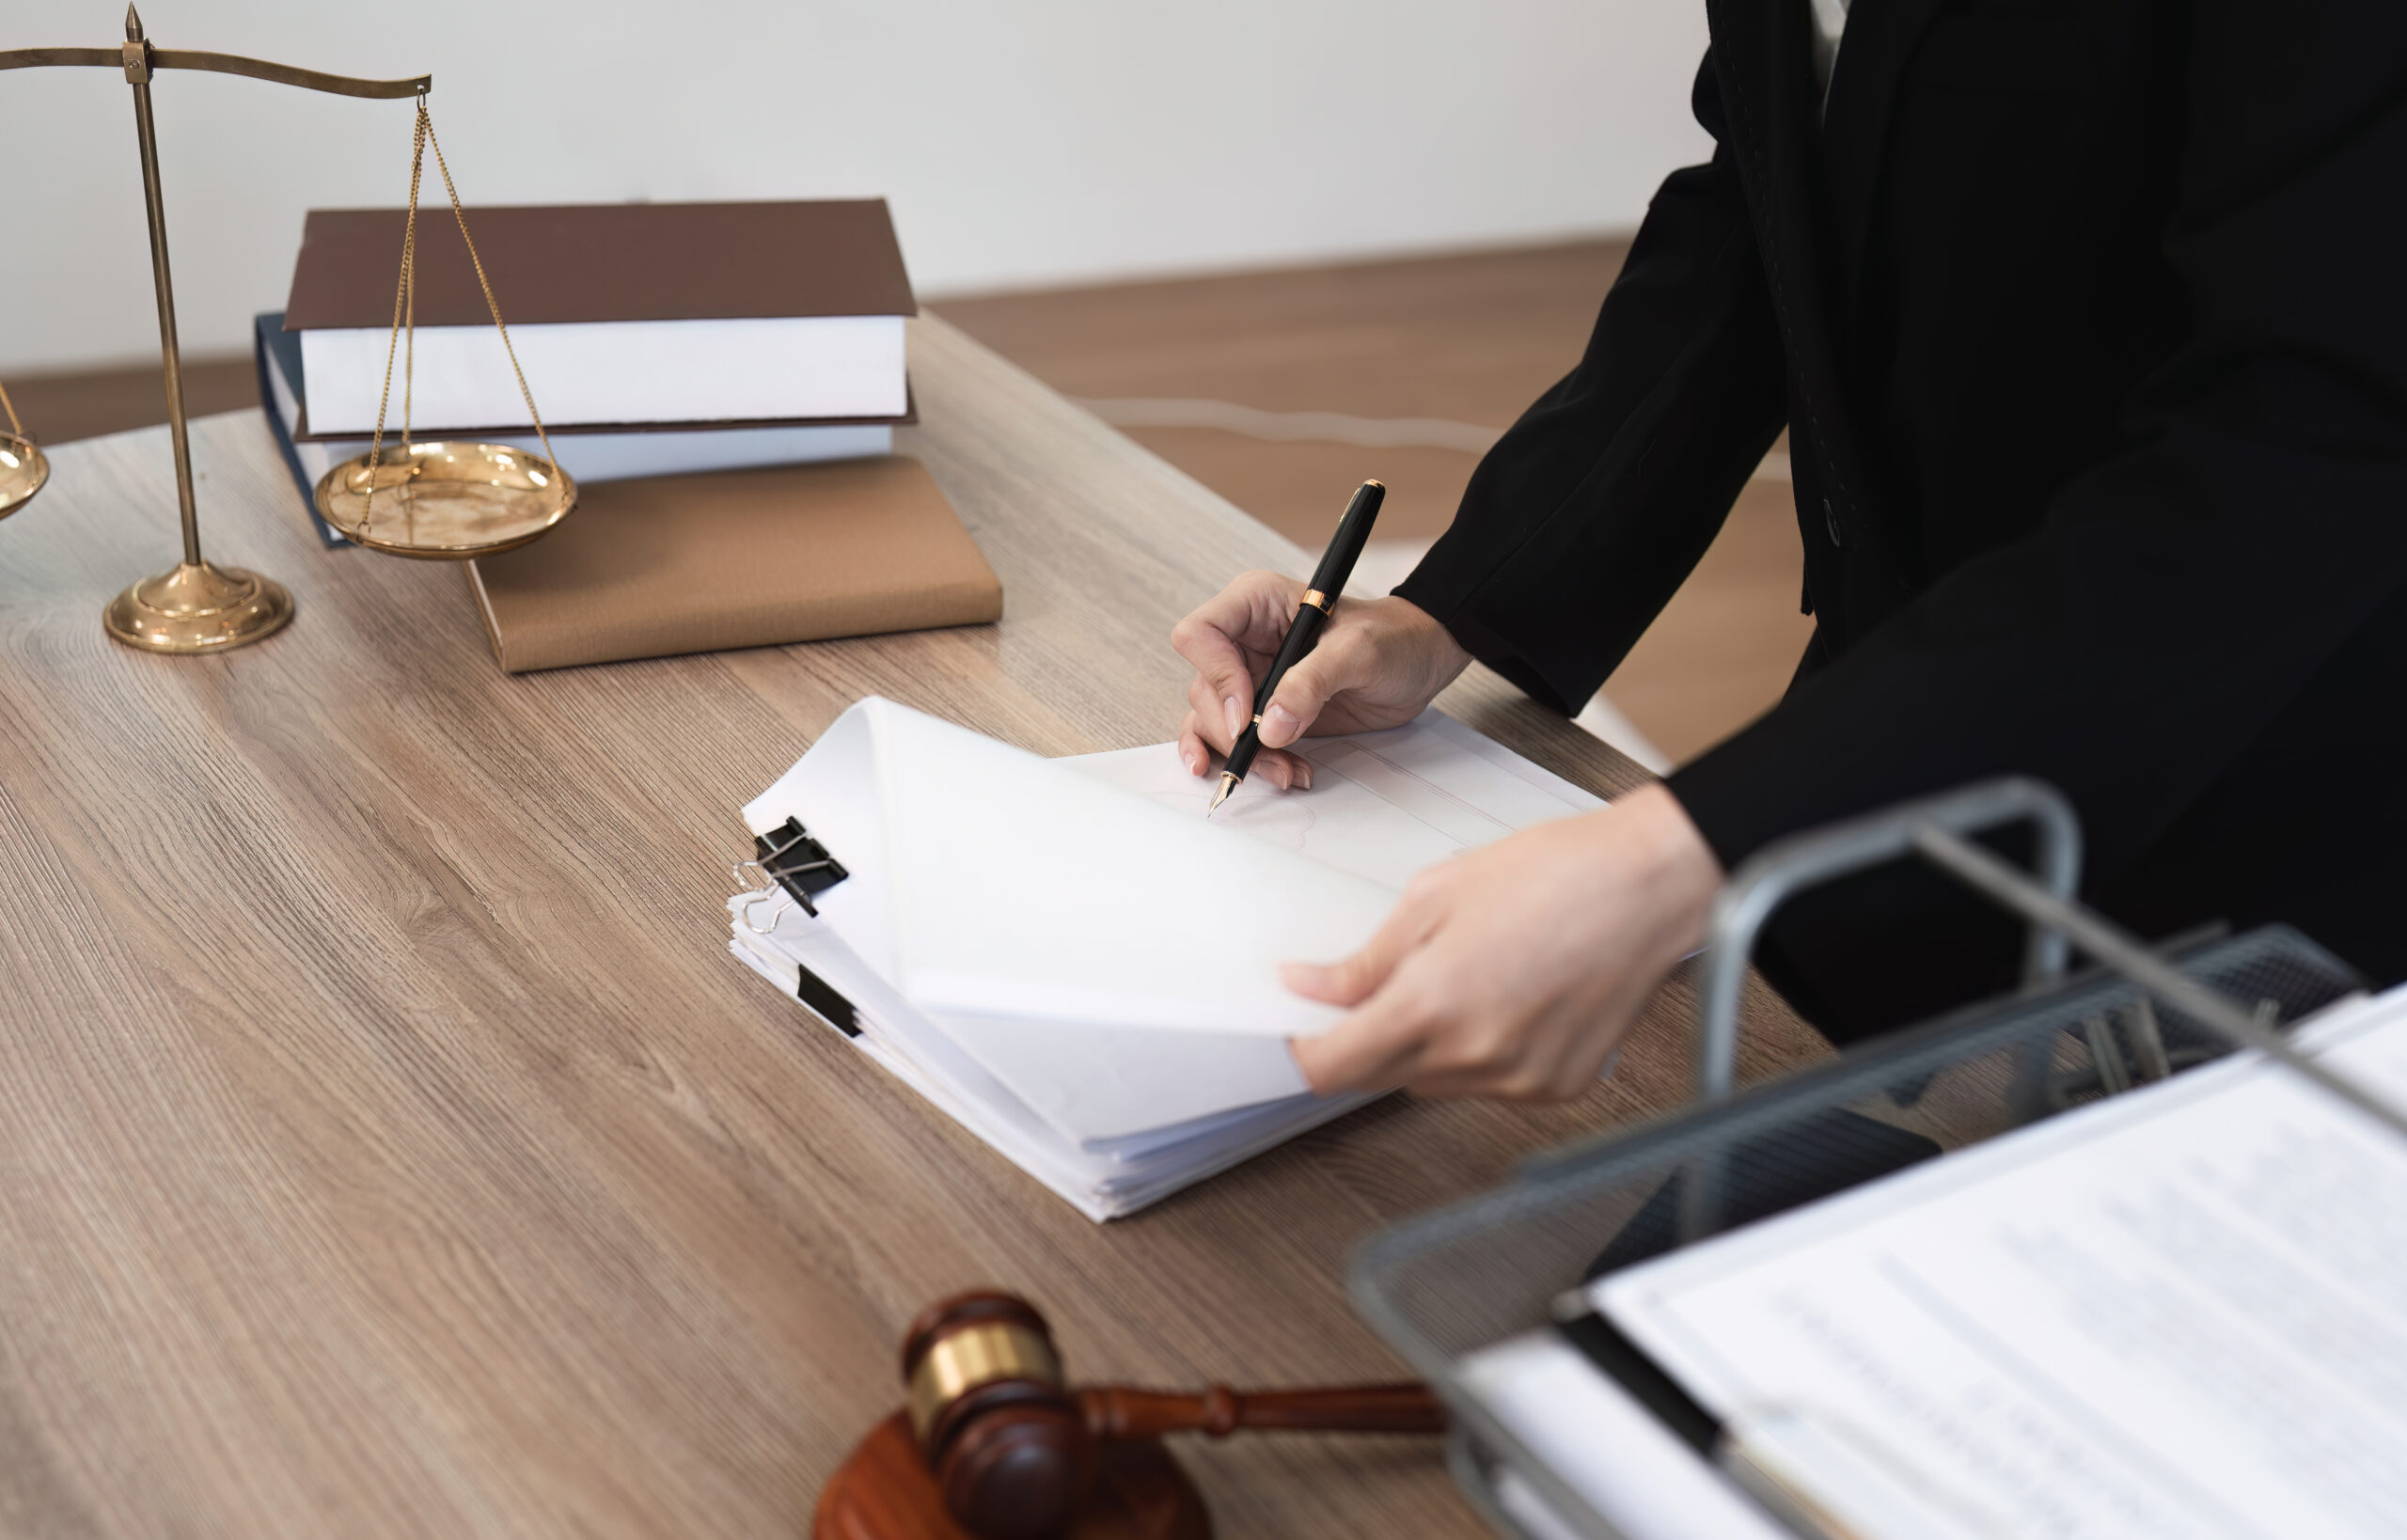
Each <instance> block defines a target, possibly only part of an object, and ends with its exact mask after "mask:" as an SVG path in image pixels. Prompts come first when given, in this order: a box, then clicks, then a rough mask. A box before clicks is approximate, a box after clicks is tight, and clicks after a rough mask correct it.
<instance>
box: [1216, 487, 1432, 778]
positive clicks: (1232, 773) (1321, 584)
mask: <svg viewBox="0 0 2407 1540" xmlns="http://www.w3.org/2000/svg"><path fill="white" fill-rule="evenodd" d="M1387 495H1388V489H1387V488H1386V487H1385V486H1383V485H1381V484H1380V483H1378V482H1377V481H1365V482H1363V483H1362V484H1361V486H1359V487H1356V488H1355V489H1354V500H1353V501H1352V502H1350V503H1347V504H1346V505H1345V517H1344V518H1341V519H1339V520H1338V521H1337V533H1336V534H1334V535H1331V536H1330V537H1329V549H1328V550H1327V551H1325V552H1323V553H1322V554H1321V558H1320V565H1319V566H1318V567H1315V568H1314V569H1313V580H1312V584H1311V586H1310V587H1308V588H1307V589H1304V599H1303V603H1301V604H1300V605H1297V606H1296V619H1295V620H1294V621H1293V622H1291V623H1290V624H1289V625H1288V627H1287V637H1286V639H1285V640H1284V641H1282V642H1281V643H1280V644H1279V655H1278V656H1277V657H1275V658H1272V659H1271V660H1270V671H1269V672H1268V673H1266V674H1264V675H1263V676H1262V683H1261V684H1258V685H1256V686H1255V687H1254V691H1253V720H1252V721H1251V722H1249V723H1247V724H1246V730H1245V731H1243V732H1241V733H1239V734H1237V741H1236V742H1235V744H1233V745H1231V746H1230V748H1229V762H1228V764H1227V766H1226V767H1225V768H1224V769H1222V770H1221V772H1220V789H1219V791H1217V792H1214V793H1213V794H1212V805H1211V806H1210V807H1208V808H1205V809H1203V816H1204V817H1206V818H1209V817H1211V816H1212V814H1213V812H1214V810H1215V809H1218V808H1219V806H1220V804H1221V803H1223V802H1226V801H1227V800H1228V799H1229V794H1230V793H1231V792H1234V791H1235V790H1236V789H1237V783H1238V782H1239V781H1242V780H1243V779H1245V773H1246V772H1247V771H1248V770H1251V769H1252V768H1253V757H1254V755H1256V754H1258V753H1260V752H1261V751H1262V714H1263V713H1264V712H1266V711H1267V710H1269V709H1270V698H1271V697H1272V696H1274V695H1276V694H1278V693H1279V682H1280V681H1281V680H1282V679H1284V678H1286V677H1287V670H1288V669H1290V668H1294V667H1295V666H1296V665H1297V664H1298V663H1300V662H1302V661H1303V657H1304V654H1305V653H1307V652H1311V651H1312V650H1313V643H1314V642H1316V641H1318V640H1320V628H1321V627H1322V626H1323V625H1326V624H1327V623H1328V622H1329V611H1330V610H1332V609H1335V608H1336V607H1337V596H1338V594H1339V592H1341V591H1342V590H1343V589H1345V580H1346V579H1347V578H1349V577H1351V576H1353V575H1354V562H1355V558H1358V557H1360V556H1361V554H1362V545H1363V542H1366V541H1368V540H1369V539H1370V538H1371V525H1372V522H1373V521H1374V520H1376V519H1377V518H1378V516H1379V504H1380V502H1381V501H1382V500H1383V499H1385V498H1386V496H1387Z"/></svg>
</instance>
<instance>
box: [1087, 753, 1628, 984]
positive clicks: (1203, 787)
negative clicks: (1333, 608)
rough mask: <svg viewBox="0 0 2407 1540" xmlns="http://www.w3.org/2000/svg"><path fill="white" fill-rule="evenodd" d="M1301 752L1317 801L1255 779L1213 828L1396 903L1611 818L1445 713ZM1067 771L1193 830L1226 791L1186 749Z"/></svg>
mask: <svg viewBox="0 0 2407 1540" xmlns="http://www.w3.org/2000/svg"><path fill="white" fill-rule="evenodd" d="M1298 748H1299V749H1300V750H1301V752H1302V753H1303V755H1304V757H1305V758H1306V759H1308V760H1310V761H1312V762H1313V787H1312V790H1311V791H1309V792H1282V791H1281V790H1280V789H1279V788H1278V787H1276V786H1273V785H1271V784H1270V783H1269V782H1268V781H1266V780H1263V779H1261V778H1259V777H1254V778H1248V779H1247V780H1246V781H1245V783H1244V784H1242V785H1240V786H1239V787H1238V788H1237V789H1236V791H1235V794H1232V795H1231V796H1230V798H1229V800H1228V801H1226V802H1225V803H1222V804H1221V806H1220V810H1219V812H1217V813H1214V814H1213V815H1212V822H1214V823H1215V824H1225V825H1227V826H1229V827H1230V828H1233V829H1235V830H1236V831H1237V832H1239V833H1241V834H1245V835H1248V836H1250V837H1251V838H1252V839H1254V840H1257V841H1262V842H1263V843H1265V844H1270V845H1276V846H1278V847H1280V848H1282V849H1285V850H1292V851H1295V852H1297V853H1298V854H1299V855H1304V856H1311V857H1312V858H1313V859H1314V860H1315V861H1319V862H1321V863H1322V864H1324V865H1327V866H1333V867H1336V868H1337V869H1338V870H1340V871H1342V872H1353V873H1354V874H1355V875H1356V876H1358V877H1363V878H1367V879H1368V880H1370V881H1372V882H1375V883H1377V884H1378V885H1379V886H1380V887H1381V888H1387V889H1388V890H1389V891H1391V892H1399V893H1400V892H1402V891H1403V890H1404V886H1405V884H1406V883H1408V882H1409V881H1411V880H1412V874H1413V873H1414V872H1419V871H1420V870H1421V869H1422V868H1424V867H1428V866H1435V865H1437V864H1438V863H1439V861H1442V860H1444V859H1446V858H1447V857H1448V856H1453V855H1455V854H1456V853H1457V852H1460V851H1464V850H1468V849H1471V847H1473V846H1475V845H1485V844H1488V843H1490V842H1492V841H1498V840H1502V838H1504V837H1505V836H1506V835H1508V834H1511V833H1513V832H1515V831H1516V830H1518V829H1525V828H1528V827H1530V826H1531V825H1534V824H1543V823H1546V822H1547V821H1548V820H1550V819H1556V818H1568V817H1570V816H1571V815H1573V814H1574V813H1583V812H1589V811H1592V810H1594V809H1597V808H1601V807H1603V806H1604V803H1603V802H1602V801H1601V800H1600V799H1598V798H1597V797H1595V796H1592V795H1590V794H1588V793H1586V792H1584V791H1581V789H1580V788H1579V787H1577V786H1574V785H1572V784H1571V783H1570V782H1569V781H1567V780H1565V779H1564V778H1562V777H1560V776H1557V775H1553V774H1551V773H1550V772H1548V771H1546V770H1542V769H1540V768H1539V767H1538V766H1536V765H1534V764H1532V763H1531V762H1529V761H1527V760H1525V759H1523V758H1521V756H1519V755H1518V754H1516V753H1514V752H1513V751H1512V750H1511V749H1509V748H1506V747H1504V746H1502V744H1499V743H1497V742H1496V741H1495V740H1493V739H1491V738H1487V737H1484V736H1482V735H1481V734H1479V733H1476V732H1473V731H1471V729H1469V728H1467V727H1465V726H1463V725H1462V724H1461V723H1460V722H1457V721H1455V719H1454V718H1452V717H1450V716H1446V715H1442V714H1440V713H1438V712H1435V711H1430V712H1424V713H1423V714H1422V715H1421V716H1420V717H1419V718H1418V719H1417V720H1415V721H1412V722H1408V723H1407V724H1406V725H1405V726H1403V727H1400V728H1390V729H1389V730H1387V731H1384V732H1357V733H1352V734H1350V735H1348V736H1346V737H1343V738H1307V739H1305V740H1304V741H1303V743H1302V744H1300V745H1298ZM1062 763H1063V764H1066V765H1074V766H1076V767H1077V768H1078V769H1079V770H1081V771H1083V772H1084V773H1086V774H1087V775H1090V776H1093V778H1096V779H1097V780H1101V781H1105V782H1108V783H1109V784H1110V785H1113V786H1117V787H1119V788H1121V789H1122V790H1124V791H1128V792H1134V793H1136V794H1139V795H1140V796H1143V797H1145V798H1147V799H1149V800H1151V801H1153V802H1156V803H1159V804H1160V805H1161V806H1163V807H1165V808H1168V809H1172V811H1174V812H1177V813H1180V814H1182V815H1184V816H1186V817H1188V818H1196V819H1200V818H1202V817H1203V809H1204V808H1205V807H1206V806H1207V805H1208V804H1209V803H1210V802H1211V799H1212V793H1213V791H1214V790H1215V789H1216V788H1217V787H1218V786H1219V777H1218V776H1217V775H1216V776H1212V777H1208V778H1199V777H1196V776H1193V775H1190V774H1188V769H1187V766H1186V765H1185V764H1183V763H1181V762H1180V761H1179V758H1178V746H1177V745H1176V744H1154V745H1150V746H1146V747H1144V748H1125V749H1121V750H1119V751H1118V752H1116V753H1110V754H1088V755H1083V756H1081V757H1079V758H1078V759H1070V760H1063V761H1062ZM1323 960H1324V961H1329V960H1333V959H1323Z"/></svg>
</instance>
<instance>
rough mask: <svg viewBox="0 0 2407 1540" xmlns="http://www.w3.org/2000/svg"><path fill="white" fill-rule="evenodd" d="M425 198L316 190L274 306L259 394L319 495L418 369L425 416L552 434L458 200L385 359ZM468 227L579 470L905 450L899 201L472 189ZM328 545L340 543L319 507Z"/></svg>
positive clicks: (502, 437)
mask: <svg viewBox="0 0 2407 1540" xmlns="http://www.w3.org/2000/svg"><path fill="white" fill-rule="evenodd" d="M405 218H406V212H405V211H403V210H400V209H318V210H313V211H311V212H310V214H309V216H308V220H307V224H306V225H305V226H304V227H303V230H302V236H301V256H300V259H299V260H298V262H296V263H295V264H294V267H293V272H292V289H291V295H290V297H289V298H288V299H287V300H286V302H285V306H284V309H283V310H281V311H278V312H271V313H269V314H266V315H262V316H260V318H259V321H258V327H257V338H256V351H257V354H258V362H259V370H260V401H261V404H262V405H264V406H266V407H267V408H268V412H269V416H270V418H271V419H272V421H273V423H274V425H275V430H276V436H277V438H278V441H279V442H280V443H281V445H282V446H283V448H284V449H285V453H286V459H287V462H288V464H290V465H291V470H292V473H293V476H294V478H295V479H296V480H297V481H298V482H299V483H300V484H301V490H302V495H303V498H304V500H305V501H306V500H307V497H308V495H309V494H310V492H311V490H312V489H314V488H315V487H316V485H317V484H318V481H319V480H320V479H322V478H323V477H324V475H325V473H326V471H327V470H328V469H329V468H331V467H332V466H334V465H337V464H340V463H341V462H343V461H345V460H348V459H350V458H352V457H353V456H354V455H358V454H364V453H366V452H367V450H368V447H369V443H370V438H371V436H372V435H373V434H374V432H375V430H376V423H377V416H378V409H379V406H380V405H382V406H383V407H384V416H385V432H386V436H387V437H388V438H390V437H398V436H399V434H400V431H401V412H402V400H403V390H404V388H405V387H406V389H407V390H408V393H409V408H410V419H411V426H412V432H414V433H415V434H416V435H417V437H419V438H469V439H475V440H478V441H480V442H485V443H499V444H511V445H516V446H518V447H521V448H527V449H528V450H538V449H539V445H538V442H537V439H536V436H535V423H534V420H533V419H532V418H531V417H530V416H528V415H527V403H526V401H525V399H524V398H523V397H522V396H521V395H520V393H519V389H518V379H517V376H516V375H515V374H514V373H513V372H512V371H511V365H510V357H509V355H508V354H507V353H506V352H505V351H504V349H503V347H502V341H501V335H500V333H499V331H498V330H497V329H496V327H495V325H494V323H493V317H492V315H491V314H490V313H489V312H488V310H487V308H486V306H485V298H484V291H483V288H482V287H481V286H480V284H479V283H478V281H477V273H476V268H475V265H474V264H473V263H472V262H470V260H469V259H468V251H467V247H466V244H464V242H462V241H461V240H460V239H459V236H458V232H457V230H456V229H455V228H452V224H451V218H450V215H449V213H448V211H445V210H441V209H434V210H426V211H421V212H420V217H419V228H418V236H417V295H416V299H415V309H416V318H417V332H416V336H415V338H413V339H411V341H410V343H409V348H408V353H409V356H408V358H407V360H406V362H407V364H408V366H409V369H408V378H407V379H406V381H405V380H404V379H403V377H402V375H403V365H404V362H405V360H404V359H403V358H402V357H401V356H394V357H393V359H392V371H391V383H390V387H389V390H388V389H387V385H386V378H387V376H386V358H387V355H388V352H389V351H390V350H391V347H392V341H393V291H394V285H395V282H396V280H397V277H398V275H399V272H400V264H401V241H402V236H403V228H404V220H405ZM469 225H470V228H471V229H472V230H473V231H474V232H475V234H476V237H477V250H478V255H479V256H480V257H481V258H482V259H483V260H484V266H485V273H486V275H487V276H488V277H490V278H491V280H492V282H493V288H494V292H495V295H496V298H497V299H498V300H499V302H500V304H501V306H502V316H503V319H504V320H506V321H507V322H509V323H510V338H511V343H512V344H513V345H514V347H515V349H516V352H517V355H518V364H519V367H520V368H521V369H523V370H524V371H525V373H526V377H527V389H528V391H529V392H530V393H531V394H532V395H533V397H534V399H535V404H536V407H537V408H538V409H539V410H540V411H541V412H542V413H543V427H544V429H545V430H546V431H547V432H549V434H550V435H551V439H552V448H553V450H554V452H555V453H556V454H557V456H558V460H559V464H560V465H561V467H562V468H563V469H565V470H566V471H567V472H568V473H569V474H570V475H571V476H573V477H574V478H576V479H577V481H578V482H579V483H580V484H584V485H595V484H599V483H602V482H606V481H616V480H625V479H629V478H633V477H645V476H670V475H678V474H684V473H688V472H694V471H713V470H734V469H741V468H746V467H750V466H757V465H785V464H804V463H807V462H812V461H825V460H846V459H853V458H856V457H858V456H863V455H877V454H885V453H888V452H889V451H890V450H891V449H892V448H893V447H894V425H895V424H896V423H899V422H905V421H907V420H909V418H910V416H911V409H910V386H909V382H908V379H907V376H906V374H905V367H904V322H905V318H906V317H908V316H910V315H913V314H915V313H916V312H917V309H918V306H917V305H916V303H915V302H914V300H913V298H912V295H911V280H910V278H909V276H908V275H906V274H905V270H904V266H903V254H902V249H901V247H900V246H898V245H897V244H896V242H895V238H894V224H893V221H892V219H891V218H890V217H889V214H888V212H887V208H886V204H885V202H884V200H883V199H865V200H856V201H843V202H804V203H624V204H587V205H563V206H558V207H536V208H514V209H475V210H471V211H469ZM321 533H322V535H323V538H324V539H325V540H326V542H327V543H329V544H336V543H339V542H340V537H339V536H338V535H336V534H335V533H334V531H333V530H332V529H330V528H327V529H322V531H321Z"/></svg>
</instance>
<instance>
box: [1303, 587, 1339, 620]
mask: <svg viewBox="0 0 2407 1540" xmlns="http://www.w3.org/2000/svg"><path fill="white" fill-rule="evenodd" d="M1304 603H1305V604H1308V605H1312V606H1313V608H1314V609H1316V610H1319V611H1320V612H1321V613H1322V614H1323V615H1326V614H1328V613H1329V605H1331V604H1332V603H1334V601H1332V600H1331V599H1330V598H1329V595H1328V594H1325V593H1323V592H1321V591H1320V589H1305V590H1304Z"/></svg>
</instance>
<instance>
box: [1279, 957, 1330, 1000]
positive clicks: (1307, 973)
mask: <svg viewBox="0 0 2407 1540" xmlns="http://www.w3.org/2000/svg"><path fill="white" fill-rule="evenodd" d="M1328 971H1329V970H1328V969H1327V968H1325V967H1322V966H1320V965H1319V964H1318V963H1282V964H1280V965H1279V982H1281V983H1283V984H1285V985H1286V986H1287V987H1288V988H1290V989H1292V990H1295V991H1296V992H1297V993H1298V994H1301V995H1309V994H1311V993H1312V992H1313V991H1314V989H1315V988H1317V987H1318V986H1319V984H1320V982H1321V976H1322V975H1323V974H1325V973H1327V972H1328Z"/></svg>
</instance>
